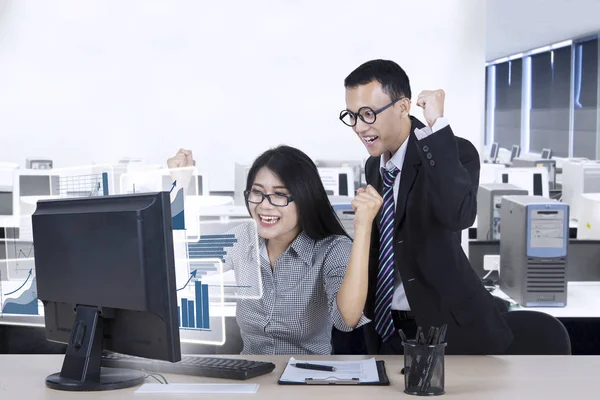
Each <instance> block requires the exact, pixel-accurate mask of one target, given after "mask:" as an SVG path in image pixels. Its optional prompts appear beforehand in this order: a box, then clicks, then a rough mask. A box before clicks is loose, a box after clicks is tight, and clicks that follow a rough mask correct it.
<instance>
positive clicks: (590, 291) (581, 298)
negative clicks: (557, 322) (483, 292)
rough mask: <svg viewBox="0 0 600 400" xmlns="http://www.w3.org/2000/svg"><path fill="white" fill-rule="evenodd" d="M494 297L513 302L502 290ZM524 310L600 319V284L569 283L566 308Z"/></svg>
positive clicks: (557, 315)
mask: <svg viewBox="0 0 600 400" xmlns="http://www.w3.org/2000/svg"><path fill="white" fill-rule="evenodd" d="M492 294H493V295H494V296H498V297H500V298H503V299H507V300H509V301H512V299H511V298H510V297H508V296H507V295H506V294H505V293H504V292H502V291H501V290H500V289H496V290H494V291H493V292H492ZM520 309H523V310H531V311H541V312H544V313H546V314H550V315H552V316H554V317H556V318H600V282H569V283H568V286H567V305H566V307H521V308H520Z"/></svg>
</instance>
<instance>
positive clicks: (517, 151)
mask: <svg viewBox="0 0 600 400" xmlns="http://www.w3.org/2000/svg"><path fill="white" fill-rule="evenodd" d="M520 155H521V146H519V145H516V144H514V145H513V147H512V149H511V150H510V161H512V160H514V159H515V158H516V157H519V156H520Z"/></svg>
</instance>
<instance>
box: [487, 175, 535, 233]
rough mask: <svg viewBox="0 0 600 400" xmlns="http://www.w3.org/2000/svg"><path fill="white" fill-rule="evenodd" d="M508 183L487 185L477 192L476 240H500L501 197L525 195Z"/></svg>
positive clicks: (523, 190)
mask: <svg viewBox="0 0 600 400" xmlns="http://www.w3.org/2000/svg"><path fill="white" fill-rule="evenodd" d="M527 194H528V192H527V190H525V189H521V188H520V187H517V186H515V185H511V184H510V183H487V184H484V185H479V190H478V191H477V240H500V207H501V200H502V197H503V196H510V195H527Z"/></svg>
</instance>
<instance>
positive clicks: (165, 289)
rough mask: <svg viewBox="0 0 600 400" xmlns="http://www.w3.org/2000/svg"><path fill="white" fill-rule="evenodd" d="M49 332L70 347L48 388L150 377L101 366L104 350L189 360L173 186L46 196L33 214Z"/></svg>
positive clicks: (106, 386) (113, 384) (125, 383)
mask: <svg viewBox="0 0 600 400" xmlns="http://www.w3.org/2000/svg"><path fill="white" fill-rule="evenodd" d="M32 225H33V243H34V254H35V273H36V278H35V279H36V281H37V294H38V299H39V300H40V301H41V302H42V303H43V305H44V319H45V326H46V337H47V339H48V340H50V341H55V342H61V343H66V344H68V348H67V352H66V355H65V358H64V362H63V365H62V370H61V371H60V372H59V373H55V374H53V375H50V376H48V377H47V378H46V386H48V387H50V388H53V389H59V390H70V391H94V390H112V389H120V388H125V387H130V386H134V385H137V384H140V383H142V382H143V381H144V376H145V375H144V373H142V372H140V371H133V370H124V369H118V370H114V369H112V370H111V369H105V368H101V367H100V362H101V357H102V352H103V349H105V350H111V351H115V352H119V353H124V354H130V355H133V356H140V357H146V358H151V359H160V360H166V361H172V362H176V361H180V360H181V347H180V340H179V339H180V338H179V326H178V313H177V295H176V290H177V289H176V283H175V256H174V251H173V231H172V224H171V203H170V199H169V193H168V192H166V191H165V192H159V193H144V194H133V195H119V196H102V197H88V198H69V199H60V200H57V199H54V200H40V201H39V202H38V205H37V209H36V211H35V213H34V214H33V216H32Z"/></svg>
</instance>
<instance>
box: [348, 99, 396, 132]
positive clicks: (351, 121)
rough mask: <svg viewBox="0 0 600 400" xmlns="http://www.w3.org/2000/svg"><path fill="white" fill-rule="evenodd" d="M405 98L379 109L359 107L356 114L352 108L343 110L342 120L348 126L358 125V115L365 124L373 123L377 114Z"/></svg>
mask: <svg viewBox="0 0 600 400" xmlns="http://www.w3.org/2000/svg"><path fill="white" fill-rule="evenodd" d="M405 98H406V97H400V98H399V99H396V100H394V101H392V102H391V103H390V104H388V105H386V106H383V107H381V108H380V109H378V110H373V109H372V108H371V107H361V108H359V109H358V113H356V114H354V113H353V112H352V111H350V110H342V111H341V112H340V120H341V121H342V122H343V123H344V124H346V125H348V126H354V125H356V121H357V118H356V117H357V116H358V118H360V119H361V120H362V121H363V122H364V123H365V124H369V125H371V124H373V123H375V120H377V114H379V113H381V112H383V111H385V110H387V109H388V108H389V107H391V106H393V105H394V104H396V103H397V102H399V101H400V100H402V99H405Z"/></svg>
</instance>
